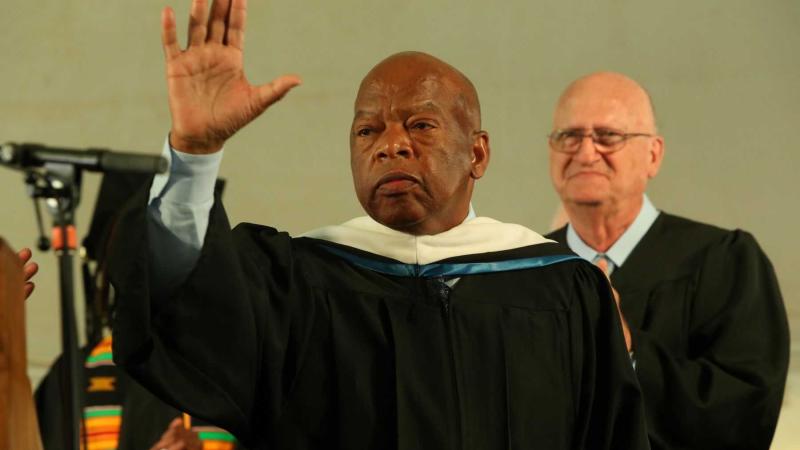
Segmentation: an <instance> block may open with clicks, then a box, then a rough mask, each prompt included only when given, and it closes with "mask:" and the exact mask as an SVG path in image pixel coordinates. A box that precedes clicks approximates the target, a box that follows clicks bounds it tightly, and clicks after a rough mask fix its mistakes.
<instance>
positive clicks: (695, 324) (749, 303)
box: [632, 230, 789, 450]
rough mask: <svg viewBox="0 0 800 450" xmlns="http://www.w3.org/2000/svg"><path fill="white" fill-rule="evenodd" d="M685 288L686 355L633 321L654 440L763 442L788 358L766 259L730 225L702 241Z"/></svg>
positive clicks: (731, 445) (747, 445)
mask: <svg viewBox="0 0 800 450" xmlns="http://www.w3.org/2000/svg"><path fill="white" fill-rule="evenodd" d="M689 291H690V292H691V294H690V299H689V301H688V302H687V303H686V308H688V311H687V313H686V316H687V321H686V325H685V326H686V327H687V328H688V330H686V336H687V342H686V348H687V350H688V351H687V354H686V355H685V356H684V355H676V354H675V352H674V351H670V350H668V348H667V346H666V345H664V343H663V342H660V341H659V339H658V338H657V336H655V335H652V334H649V333H648V332H646V331H642V330H632V333H633V342H634V344H633V345H634V351H635V355H636V364H637V366H636V370H637V372H638V375H639V380H640V382H641V385H642V389H643V391H644V392H645V399H646V404H645V407H646V410H647V414H648V416H649V417H648V424H649V425H650V427H651V429H650V435H651V442H652V444H653V448H665V449H666V448H698V449H700V448H702V449H749V450H757V449H767V448H769V444H770V442H771V440H772V435H773V432H774V429H775V425H776V422H777V419H778V412H779V410H780V405H781V400H782V397H783V389H784V384H785V381H786V374H787V369H788V357H789V330H788V324H787V319H786V312H785V310H784V306H783V301H782V298H781V293H780V290H779V288H778V283H777V280H776V277H775V273H774V271H773V268H772V265H771V264H770V262H769V260H768V259H767V257H766V255H765V254H764V253H763V252H762V251H761V249H760V248H759V246H758V244H757V243H756V241H755V239H754V238H753V237H752V236H751V235H750V234H748V233H746V232H743V231H740V230H737V231H733V232H730V233H728V234H726V235H725V238H724V239H723V240H722V241H721V242H718V243H716V244H714V245H712V246H711V247H710V248H709V249H708V251H707V252H706V254H705V257H704V260H703V261H702V263H701V265H700V267H699V268H698V271H697V273H696V274H695V278H694V286H690V287H689ZM680 300H681V299H679V298H676V299H675V304H676V305H680V304H681V302H680Z"/></svg>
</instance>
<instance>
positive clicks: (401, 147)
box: [375, 125, 414, 160]
mask: <svg viewBox="0 0 800 450" xmlns="http://www.w3.org/2000/svg"><path fill="white" fill-rule="evenodd" d="M413 156H414V150H413V146H412V145H411V138H410V136H409V135H408V130H406V129H405V127H404V126H402V125H397V126H389V127H386V130H385V131H384V132H383V136H381V140H380V142H379V143H378V147H377V151H376V152H375V157H376V158H377V159H378V160H384V159H391V158H411V157H413Z"/></svg>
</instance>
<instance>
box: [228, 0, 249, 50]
mask: <svg viewBox="0 0 800 450" xmlns="http://www.w3.org/2000/svg"><path fill="white" fill-rule="evenodd" d="M246 20H247V0H231V5H230V12H229V14H228V30H227V32H226V34H225V43H226V44H228V45H230V46H232V47H236V48H238V49H239V50H244V25H245V22H246Z"/></svg>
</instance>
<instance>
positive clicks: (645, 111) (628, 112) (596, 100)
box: [553, 72, 658, 134]
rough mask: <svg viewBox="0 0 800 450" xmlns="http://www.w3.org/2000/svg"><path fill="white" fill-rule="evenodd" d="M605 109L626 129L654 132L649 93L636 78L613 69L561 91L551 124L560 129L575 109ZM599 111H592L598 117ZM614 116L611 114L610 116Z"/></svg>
mask: <svg viewBox="0 0 800 450" xmlns="http://www.w3.org/2000/svg"><path fill="white" fill-rule="evenodd" d="M587 109H589V110H591V111H592V112H598V111H601V112H605V115H606V116H608V117H609V119H610V120H611V119H615V120H618V121H622V122H624V123H625V125H626V126H627V127H631V128H630V129H629V130H623V131H626V132H631V131H637V132H645V133H653V134H655V133H657V132H658V131H657V127H656V119H655V113H654V110H653V102H652V100H651V99H650V94H648V93H647V91H646V90H645V89H644V88H643V87H642V86H641V85H640V84H639V83H637V82H636V81H634V80H632V79H630V78H628V77H627V76H625V75H623V74H621V73H616V72H596V73H592V74H589V75H586V76H584V77H581V78H578V79H577V80H575V81H573V82H572V83H570V85H569V86H567V88H566V89H565V90H564V92H563V93H562V94H561V97H559V99H558V103H557V104H556V111H555V114H554V115H553V127H554V128H555V129H558V128H561V125H563V123H564V121H565V120H566V119H568V118H570V119H572V118H575V116H576V115H577V114H578V112H579V111H577V110H587ZM602 115H603V114H599V115H597V114H595V117H596V118H600V117H601V116H602ZM612 115H614V117H611V116H612Z"/></svg>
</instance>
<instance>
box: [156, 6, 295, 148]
mask: <svg viewBox="0 0 800 450" xmlns="http://www.w3.org/2000/svg"><path fill="white" fill-rule="evenodd" d="M246 18H247V2H246V0H214V2H213V3H212V5H211V9H210V10H209V9H208V7H207V4H206V0H192V7H191V13H190V17H189V37H188V46H187V48H186V50H181V49H180V48H179V47H178V40H177V37H176V33H175V13H174V11H173V10H172V9H171V8H169V7H167V8H164V10H163V11H162V13H161V41H162V43H163V45H164V54H165V56H166V62H167V87H168V91H169V108H170V113H171V114H172V129H171V130H170V144H171V145H172V147H173V148H176V149H178V150H181V151H184V152H187V153H196V154H202V153H213V152H216V151H218V150H219V149H220V148H222V145H223V144H224V142H225V141H226V140H227V139H228V138H230V137H231V136H233V134H234V133H236V132H237V131H238V130H240V129H241V128H243V127H244V126H245V125H247V124H248V123H250V122H251V121H252V120H253V119H255V118H256V117H258V116H259V115H260V114H261V113H262V112H264V110H266V109H267V108H268V107H269V106H270V105H271V104H273V103H275V102H276V101H278V100H280V99H281V98H282V97H283V96H284V95H286V93H287V92H289V90H290V89H292V88H293V87H295V86H297V85H298V84H300V78H298V77H297V76H294V75H284V76H280V77H278V78H276V79H274V80H272V81H271V82H269V83H266V84H263V85H260V86H253V85H251V84H250V83H249V82H248V81H247V78H246V77H245V75H244V69H243V49H244V28H245V19H246Z"/></svg>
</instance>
